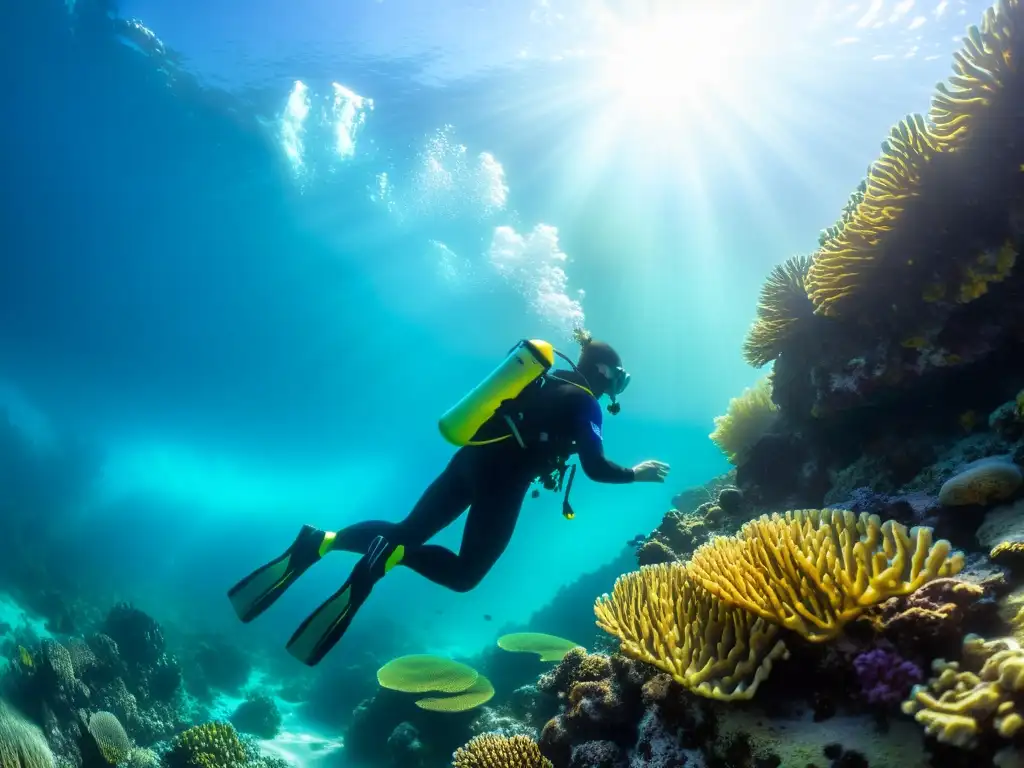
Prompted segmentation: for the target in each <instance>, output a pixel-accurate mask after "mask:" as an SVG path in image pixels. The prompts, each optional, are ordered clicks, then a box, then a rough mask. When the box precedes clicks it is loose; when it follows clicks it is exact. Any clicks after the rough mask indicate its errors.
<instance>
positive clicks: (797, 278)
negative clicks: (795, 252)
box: [743, 256, 814, 368]
mask: <svg viewBox="0 0 1024 768" xmlns="http://www.w3.org/2000/svg"><path fill="white" fill-rule="evenodd" d="M810 266H811V257H810V256H793V257H791V258H790V259H788V260H786V261H784V262H783V263H782V264H779V265H778V266H776V267H775V268H774V269H772V271H771V272H770V273H769V274H768V279H767V280H765V283H764V286H762V288H761V296H760V300H759V301H758V304H757V318H756V319H755V321H754V324H753V325H752V326H751V327H750V330H749V331H748V332H747V338H746V341H744V343H743V357H744V358H746V361H747V362H748V363H750V364H751V365H752V366H754V367H755V368H761V367H762V366H764V365H767V364H768V363H769V362H771V361H772V360H774V359H775V358H777V357H778V356H779V354H780V352H781V351H782V346H783V345H784V344H785V343H786V342H787V341H789V340H790V339H791V338H792V335H793V333H794V331H795V329H796V327H797V324H798V323H799V322H801V321H802V320H807V319H808V318H809V317H811V316H812V315H813V314H814V307H813V306H812V305H811V300H810V299H809V298H808V297H807V291H806V290H805V289H804V277H805V276H806V275H807V270H808V269H809V268H810Z"/></svg>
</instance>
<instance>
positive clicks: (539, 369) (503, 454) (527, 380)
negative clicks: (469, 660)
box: [228, 331, 669, 666]
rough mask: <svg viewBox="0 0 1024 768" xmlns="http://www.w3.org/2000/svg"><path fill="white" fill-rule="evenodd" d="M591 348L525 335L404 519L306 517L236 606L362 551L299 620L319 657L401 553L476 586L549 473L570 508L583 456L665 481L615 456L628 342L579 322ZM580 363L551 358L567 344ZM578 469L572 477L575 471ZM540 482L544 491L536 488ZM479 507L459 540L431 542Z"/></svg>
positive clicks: (255, 603) (463, 586) (596, 465)
mask: <svg viewBox="0 0 1024 768" xmlns="http://www.w3.org/2000/svg"><path fill="white" fill-rule="evenodd" d="M575 338H576V340H577V341H578V342H579V343H580V345H581V347H582V349H581V352H580V355H579V358H578V361H577V362H576V364H573V362H572V361H571V360H570V359H569V358H568V357H566V356H565V355H563V354H562V353H561V352H558V351H557V350H555V349H554V347H552V346H551V345H550V344H548V343H547V342H545V341H540V340H529V341H526V340H524V341H521V342H520V343H519V344H517V345H516V346H515V347H514V348H513V349H512V351H511V352H510V353H509V355H508V357H507V358H506V359H505V361H504V362H503V363H502V364H501V365H500V366H498V368H496V369H495V370H494V371H493V372H492V373H491V375H490V376H488V377H487V379H485V380H484V381H483V382H481V384H480V385H479V386H478V387H476V389H474V390H472V391H471V392H470V393H468V394H467V395H466V396H465V397H464V398H463V399H462V400H460V401H459V402H458V403H456V405H455V406H453V407H452V408H451V409H450V410H449V411H448V412H447V413H445V414H444V416H442V417H441V420H440V422H439V426H440V430H441V433H442V434H443V435H444V437H445V438H446V439H448V440H449V442H452V443H454V444H455V445H458V446H460V447H459V449H458V450H457V451H456V452H455V455H454V456H453V457H452V458H451V460H450V461H449V463H448V466H447V467H446V468H445V469H444V471H442V472H441V474H440V475H439V476H438V477H437V478H436V479H435V480H434V481H433V482H432V483H431V484H430V486H429V487H428V488H427V489H426V491H424V493H423V495H422V496H421V497H420V499H419V501H417V502H416V505H415V506H414V507H413V509H412V511H411V512H410V513H409V515H408V517H406V518H405V519H404V520H402V521H400V522H385V521H380V520H375V521H368V522H360V523H355V524H354V525H350V526H348V527H346V528H343V529H341V530H339V531H337V532H334V531H322V530H319V529H317V528H314V527H312V526H309V525H306V526H303V528H302V530H301V531H300V532H299V535H298V537H297V538H296V539H295V541H294V542H293V543H292V545H291V546H290V547H289V548H288V549H287V551H285V552H284V554H282V555H281V556H280V557H278V558H276V559H274V560H272V561H271V562H269V563H267V564H266V565H264V566H262V567H261V568H259V569H258V570H256V571H255V572H253V573H252V574H250V575H249V576H247V577H246V578H245V579H243V580H242V581H240V582H239V583H238V584H236V585H235V586H234V587H233V588H232V589H231V590H230V591H229V593H228V596H229V598H230V600H231V603H232V605H233V606H234V608H235V612H236V613H237V614H238V616H239V618H240V619H241V620H242V621H243V622H249V621H252V620H253V619H255V618H256V617H257V616H259V615H260V614H261V613H263V611H265V610H266V609H267V608H269V607H270V606H271V605H272V604H273V603H274V602H275V601H276V600H277V599H278V598H279V597H281V595H282V594H283V593H284V591H285V590H286V589H288V587H289V586H291V585H292V584H293V583H294V582H295V581H296V579H298V578H299V577H300V576H301V575H302V574H303V573H304V572H305V571H306V570H307V569H308V568H309V567H310V566H311V565H313V564H314V563H316V562H317V561H319V560H320V559H321V558H322V557H323V556H324V555H326V554H327V553H328V552H332V551H339V550H340V551H344V552H354V553H356V554H358V555H360V556H361V557H360V560H359V562H358V563H357V565H356V566H355V568H354V569H353V571H352V575H351V576H350V577H349V579H348V581H346V582H345V584H344V585H343V586H342V587H341V589H339V590H338V591H337V592H336V593H335V594H334V595H332V596H331V597H330V598H329V599H328V600H326V601H325V602H324V603H323V604H322V605H321V606H320V607H319V608H317V610H316V611H314V612H313V614H312V615H310V616H309V618H307V619H306V620H305V621H304V622H303V623H302V624H301V625H300V626H299V628H298V629H297V630H296V631H295V633H294V634H293V635H292V638H291V639H290V640H289V641H288V646H287V647H288V651H289V653H291V654H292V655H293V656H295V657H296V658H297V659H299V660H300V661H302V662H303V663H305V664H308V665H310V666H313V665H315V664H317V663H318V662H319V661H320V660H321V659H322V658H323V657H324V655H325V654H326V653H327V652H328V651H329V650H330V649H331V648H332V647H333V646H334V645H335V644H336V643H337V642H338V641H339V640H340V639H341V637H342V635H343V634H344V633H345V631H346V630H347V629H348V627H349V625H350V624H351V622H352V619H353V617H354V616H355V613H356V611H357V610H358V609H359V607H360V606H361V605H362V604H363V603H364V602H365V601H366V599H367V598H368V597H369V595H370V591H371V590H372V588H373V586H374V585H375V584H376V583H377V582H378V581H379V580H380V579H381V578H383V576H384V575H385V574H386V573H387V572H388V571H390V570H391V569H392V568H393V567H394V566H396V565H399V564H401V565H403V566H405V567H406V568H411V569H412V570H413V571H415V572H416V573H418V574H420V575H421V576H423V577H425V578H427V579H429V580H430V581H433V582H434V583H436V584H440V585H441V586H444V587H447V588H448V589H451V590H454V591H456V592H468V591H469V590H471V589H473V588H474V587H476V586H477V584H479V583H480V582H481V580H482V579H483V578H484V576H486V575H487V573H488V571H490V570H491V568H492V566H493V565H494V564H495V563H496V562H497V561H498V558H500V557H501V555H502V553H503V552H504V551H505V548H506V547H507V546H508V543H509V541H510V540H511V538H512V533H513V531H514V530H515V527H516V522H517V520H518V518H519V512H520V508H521V507H522V504H523V502H524V500H525V499H526V496H527V493H528V492H529V491H530V486H531V485H532V484H533V483H534V482H537V481H538V480H539V481H540V482H541V484H542V485H543V486H544V487H545V488H547V489H549V490H553V491H560V490H562V487H563V484H564V486H565V496H564V497H563V501H562V513H563V515H565V517H567V518H569V519H571V518H572V517H573V516H574V512H573V510H572V506H571V505H570V504H569V490H570V489H571V487H572V480H573V477H574V476H575V471H576V467H575V466H572V467H571V468H570V467H568V466H567V460H568V459H569V458H570V457H571V456H572V455H573V454H576V456H577V457H578V459H579V463H580V465H581V466H582V467H583V471H584V472H585V473H586V475H587V476H588V477H589V478H590V479H592V480H595V481H597V482H601V483H661V482H664V481H665V477H666V475H667V474H668V471H669V466H668V465H667V464H665V463H663V462H660V461H643V462H641V463H639V464H637V465H636V466H635V467H632V468H627V467H620V466H619V465H617V464H615V463H613V462H611V461H609V460H608V459H606V458H605V455H604V448H603V440H602V413H601V407H600V404H599V399H600V398H601V397H603V396H607V397H608V398H609V399H610V400H611V404H610V405H609V406H608V411H609V412H610V413H612V414H613V415H614V414H616V413H618V412H619V404H618V401H617V398H618V397H619V395H621V394H622V392H623V390H625V388H626V386H627V385H628V384H629V374H628V373H626V371H625V370H624V369H623V367H622V361H621V360H620V358H619V355H618V353H617V352H616V351H615V350H614V349H613V348H612V347H611V346H610V345H608V344H606V343H604V342H600V341H594V340H593V339H592V338H591V337H590V335H589V334H588V333H587V332H585V331H578V332H577V333H576V334H575ZM556 355H557V356H559V357H561V358H563V359H564V360H565V361H566V362H568V363H569V365H570V366H571V369H570V370H561V369H560V370H551V368H552V366H553V365H554V361H555V356H556ZM567 472H568V475H569V476H568V481H567V482H566V478H565V476H566V473H567ZM538 494H539V491H537V490H535V491H533V496H534V497H535V498H536V496H537V495H538ZM467 508H468V510H469V514H468V516H467V518H466V523H465V529H464V531H463V534H462V541H461V544H460V546H459V551H458V553H457V554H456V553H455V552H453V551H451V550H449V549H446V548H445V547H441V546H438V545H436V544H428V543H427V541H428V540H430V539H431V538H432V537H433V536H434V535H436V534H437V533H439V532H440V531H441V530H442V529H444V528H447V527H448V526H449V525H451V524H452V523H453V522H455V520H457V519H458V518H459V517H460V516H461V515H462V514H463V513H464V512H465V511H466V509H467Z"/></svg>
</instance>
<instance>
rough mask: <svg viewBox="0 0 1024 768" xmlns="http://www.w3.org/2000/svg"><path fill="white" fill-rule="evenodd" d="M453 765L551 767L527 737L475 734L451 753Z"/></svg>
mask: <svg viewBox="0 0 1024 768" xmlns="http://www.w3.org/2000/svg"><path fill="white" fill-rule="evenodd" d="M452 765H453V766H454V768H551V761H550V760H548V759H547V758H546V757H544V756H543V755H542V754H541V753H540V747H539V746H537V742H535V741H534V740H533V739H531V738H529V737H527V736H498V735H496V734H493V733H485V734H483V735H481V736H475V737H473V738H472V739H470V740H469V742H467V743H466V744H465V745H464V746H462V747H459V748H458V749H457V750H455V754H454V755H452Z"/></svg>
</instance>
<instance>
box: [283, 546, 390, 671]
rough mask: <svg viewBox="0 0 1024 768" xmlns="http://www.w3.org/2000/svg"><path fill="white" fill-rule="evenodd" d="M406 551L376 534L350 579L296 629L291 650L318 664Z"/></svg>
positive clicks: (299, 656) (297, 656)
mask: <svg viewBox="0 0 1024 768" xmlns="http://www.w3.org/2000/svg"><path fill="white" fill-rule="evenodd" d="M404 553H405V548H404V547H402V546H401V545H398V546H395V545H393V544H389V543H388V542H387V540H386V539H384V537H383V536H377V537H376V538H375V539H374V540H373V541H372V542H371V543H370V548H369V549H368V550H367V552H366V554H365V555H363V557H362V558H361V559H360V560H359V562H358V563H357V564H356V567H355V568H353V569H352V575H351V576H349V577H348V581H346V582H345V584H344V585H342V587H341V589H339V590H338V591H337V592H335V593H334V594H333V595H331V596H330V597H329V598H328V599H327V600H325V601H324V602H323V603H322V604H321V605H320V607H319V608H317V609H316V610H315V611H313V613H311V614H310V615H309V617H308V618H307V619H306V620H305V621H304V622H302V624H301V625H300V626H299V628H298V629H297V630H295V634H293V635H292V637H291V639H290V640H289V641H288V645H287V648H288V653H290V654H291V655H292V656H294V657H295V658H296V659H298V660H299V661H301V662H302V663H303V664H307V665H309V666H311V667H312V666H315V665H317V664H319V663H320V661H321V660H322V659H323V657H324V656H326V655H327V652H328V651H330V650H331V648H333V647H334V646H335V645H337V643H338V641H339V640H341V638H342V635H344V634H345V632H346V630H348V628H349V626H350V625H351V624H352V619H353V618H355V615H356V612H357V611H358V610H359V608H360V607H361V606H362V604H363V603H364V602H366V598H368V597H369V596H370V591H371V590H372V589H373V586H374V584H376V583H377V582H378V581H380V579H381V578H382V577H383V576H384V574H385V573H387V572H388V571H390V570H391V569H392V568H393V567H394V566H395V565H397V564H398V563H399V562H401V559H402V556H403V554H404Z"/></svg>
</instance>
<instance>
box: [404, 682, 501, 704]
mask: <svg viewBox="0 0 1024 768" xmlns="http://www.w3.org/2000/svg"><path fill="white" fill-rule="evenodd" d="M492 698H494V686H493V685H491V681H490V680H488V679H487V678H486V677H484V676H483V675H479V676H477V679H476V681H475V682H474V683H473V685H471V686H470V687H469V688H467V689H466V690H464V691H460V692H459V693H456V694H454V695H452V696H428V697H426V698H422V699H417V700H416V706H417V707H419V708H420V709H426V710H429V711H431V712H468V711H469V710H471V709H476V708H477V707H479V706H480V705H481V704H486V703H487V702H488V701H490V700H491V699H492Z"/></svg>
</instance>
